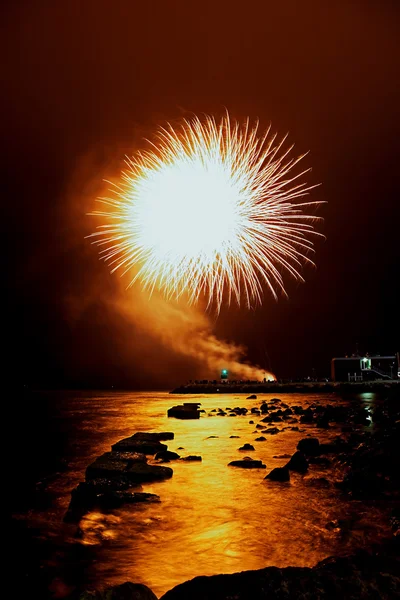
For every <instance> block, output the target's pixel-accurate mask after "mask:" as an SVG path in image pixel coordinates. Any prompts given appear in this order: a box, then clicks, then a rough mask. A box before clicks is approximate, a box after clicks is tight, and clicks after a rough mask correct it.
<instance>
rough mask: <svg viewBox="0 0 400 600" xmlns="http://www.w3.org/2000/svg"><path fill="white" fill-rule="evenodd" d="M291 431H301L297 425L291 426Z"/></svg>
mask: <svg viewBox="0 0 400 600" xmlns="http://www.w3.org/2000/svg"><path fill="white" fill-rule="evenodd" d="M290 431H300V429H299V428H298V427H297V426H295V427H291V428H290Z"/></svg>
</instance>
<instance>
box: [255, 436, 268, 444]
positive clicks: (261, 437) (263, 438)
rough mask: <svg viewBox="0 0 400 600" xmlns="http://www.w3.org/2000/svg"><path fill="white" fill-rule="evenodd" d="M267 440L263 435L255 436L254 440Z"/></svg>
mask: <svg viewBox="0 0 400 600" xmlns="http://www.w3.org/2000/svg"><path fill="white" fill-rule="evenodd" d="M266 440H267V438H265V437H264V436H263V435H260V437H258V438H256V439H255V440H254V441H255V442H265V441H266Z"/></svg>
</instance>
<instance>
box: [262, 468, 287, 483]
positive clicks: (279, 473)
mask: <svg viewBox="0 0 400 600" xmlns="http://www.w3.org/2000/svg"><path fill="white" fill-rule="evenodd" d="M264 479H271V481H290V473H289V469H288V468H287V467H275V469H272V471H271V472H270V473H268V475H267V476H266V477H264Z"/></svg>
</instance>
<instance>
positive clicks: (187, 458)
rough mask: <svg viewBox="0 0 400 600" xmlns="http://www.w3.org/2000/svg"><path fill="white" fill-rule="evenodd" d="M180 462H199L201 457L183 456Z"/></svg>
mask: <svg viewBox="0 0 400 600" xmlns="http://www.w3.org/2000/svg"><path fill="white" fill-rule="evenodd" d="M181 460H184V461H185V462H201V461H202V458H201V456H196V455H194V454H190V455H189V456H184V457H183V458H181Z"/></svg>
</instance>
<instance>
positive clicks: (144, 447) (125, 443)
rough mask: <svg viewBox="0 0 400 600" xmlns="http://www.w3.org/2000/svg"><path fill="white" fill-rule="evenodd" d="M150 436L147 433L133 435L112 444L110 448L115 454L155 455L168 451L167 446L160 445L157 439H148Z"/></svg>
mask: <svg viewBox="0 0 400 600" xmlns="http://www.w3.org/2000/svg"><path fill="white" fill-rule="evenodd" d="M150 435H151V434H149V433H146V434H143V433H135V434H134V435H131V437H128V438H125V439H123V440H120V441H119V442H117V443H116V444H113V445H112V446H111V448H112V450H115V451H117V452H139V453H141V454H157V452H163V451H165V450H168V446H166V445H165V444H161V442H160V440H159V438H158V439H157V438H156V437H148V436H150ZM155 435H157V434H155Z"/></svg>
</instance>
